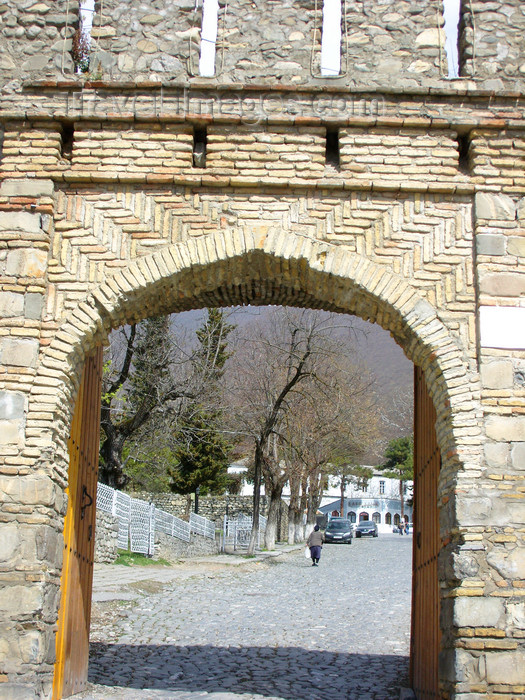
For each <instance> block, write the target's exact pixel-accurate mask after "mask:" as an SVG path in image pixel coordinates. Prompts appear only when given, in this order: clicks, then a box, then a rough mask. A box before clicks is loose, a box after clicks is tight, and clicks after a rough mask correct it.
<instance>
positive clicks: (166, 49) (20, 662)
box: [0, 0, 525, 700]
mask: <svg viewBox="0 0 525 700" xmlns="http://www.w3.org/2000/svg"><path fill="white" fill-rule="evenodd" d="M132 5H133V7H132V9H130V8H131V5H130V4H129V3H128V4H126V5H123V4H122V3H117V2H114V1H111V2H105V3H104V4H103V6H102V4H100V5H99V4H98V3H97V6H96V8H97V11H98V14H97V16H96V18H95V24H94V30H93V53H92V59H91V60H92V68H91V71H92V72H91V73H90V74H87V75H75V73H74V72H73V70H74V69H73V58H72V55H71V48H72V38H73V34H74V31H75V23H76V19H75V16H76V12H77V8H76V6H75V3H73V2H67V1H66V0H54V1H53V2H51V0H41V2H38V3H36V4H35V3H33V2H29V1H26V0H23V1H20V0H17V1H16V2H15V0H4V2H2V3H0V37H1V41H0V80H1V81H2V85H3V90H2V93H1V94H0V123H1V126H2V128H1V130H0V134H1V139H2V152H1V160H0V179H1V184H0V310H1V320H0V377H1V380H2V387H1V390H0V454H1V458H2V465H1V467H0V493H1V504H0V520H1V523H2V537H3V546H2V550H1V552H0V575H1V577H2V584H3V588H2V592H1V594H0V609H1V611H2V618H3V621H2V627H1V639H2V641H1V643H0V644H1V646H0V648H1V650H2V662H1V667H0V698H12V697H19V698H28V699H29V698H46V697H48V696H49V692H50V685H51V681H52V676H53V662H54V654H55V630H56V619H57V609H58V604H59V599H60V573H61V565H62V550H63V538H62V529H63V517H64V512H65V505H66V497H65V487H66V484H67V475H68V452H67V437H68V433H69V425H70V421H71V415H72V410H73V406H74V402H75V398H76V393H77V390H78V385H79V380H80V372H81V367H82V364H83V361H84V358H85V356H86V354H87V353H89V352H90V350H92V349H93V348H94V347H95V346H97V345H98V344H100V343H104V342H105V341H106V339H107V335H108V333H109V332H110V330H111V329H112V328H116V327H118V326H120V325H122V324H123V323H130V322H132V321H137V320H140V319H142V318H144V317H146V316H149V315H152V314H160V313H171V312H177V311H181V310H185V309H190V308H199V307H205V306H223V305H224V306H226V305H231V304H247V303H250V304H270V303H271V304H289V305H298V306H310V307H313V308H324V309H328V310H334V311H339V312H345V313H351V314H357V315H359V316H361V317H362V318H365V319H370V320H371V321H373V322H377V323H379V324H380V325H381V326H383V327H384V328H385V329H387V330H389V331H390V332H391V334H392V335H393V337H394V338H395V340H396V341H397V342H398V343H399V345H401V347H402V348H403V349H404V351H405V353H406V355H407V357H408V358H409V359H411V360H412V361H413V362H414V363H415V364H417V365H419V366H420V367H422V369H423V370H424V373H425V378H426V382H427V384H428V386H429V390H430V393H431V396H432V398H433V401H434V404H435V407H436V411H437V416H438V422H437V426H436V429H437V435H438V441H439V445H440V448H441V452H442V458H443V466H442V469H441V473H440V478H439V483H438V484H437V485H436V488H437V490H438V501H439V506H440V536H441V541H442V549H441V553H440V560H439V579H440V590H441V620H442V631H443V637H442V652H441V655H440V684H441V695H442V697H443V698H449V699H450V700H452V699H454V700H481V699H482V698H487V699H488V698H509V697H522V696H523V695H524V694H525V676H524V669H525V646H524V645H525V623H524V617H525V613H524V600H525V598H524V594H525V588H524V582H523V580H524V578H525V538H524V535H525V508H524V500H523V499H524V489H525V483H524V481H525V380H524V377H525V339H523V328H524V327H525V323H524V322H523V314H524V313H525V311H524V308H525V291H524V288H525V285H524V282H523V279H524V276H525V268H524V262H525V246H524V241H525V176H524V165H525V146H524V144H525V99H524V80H525V56H524V44H523V40H522V36H523V32H524V30H525V13H524V10H523V5H522V3H521V2H520V0H507V2H502V1H499V0H496V1H494V2H487V1H486V0H479V1H476V0H473V2H469V3H463V6H464V7H463V21H462V25H461V35H460V44H461V45H460V48H461V51H462V56H461V64H462V66H463V72H464V75H465V76H466V77H464V78H461V79H459V80H457V81H456V80H454V81H448V80H446V79H444V77H443V60H442V59H443V46H442V43H441V41H442V35H441V31H440V30H441V27H440V25H441V22H440V20H439V12H438V13H437V15H438V19H437V20H436V9H438V10H439V7H437V8H436V3H431V2H430V0H428V1H422V2H417V3H416V2H397V3H396V4H395V9H394V4H393V3H391V2H387V0H384V1H383V0H381V1H380V2H377V3H362V2H357V1H356V2H351V1H350V0H349V2H347V4H346V7H347V15H346V22H347V26H346V28H345V32H346V34H345V36H346V40H344V41H343V48H342V54H341V55H342V65H343V72H342V75H341V76H340V77H338V78H336V79H334V80H324V81H323V79H321V78H320V77H319V76H318V68H317V67H318V62H317V61H318V52H319V38H318V35H319V22H320V18H319V17H314V14H315V4H313V5H312V3H310V2H305V3H302V4H301V6H299V5H298V4H297V3H292V2H291V0H290V1H289V2H288V1H287V2H279V3H277V2H273V1H272V0H267V2H265V3H258V4H253V3H245V2H244V0H236V1H235V2H230V3H228V9H227V12H226V10H225V6H224V8H223V10H222V11H221V12H222V15H221V16H220V17H219V41H220V42H222V44H220V45H219V46H218V52H217V62H216V68H217V75H216V77H215V78H207V79H202V78H198V77H192V71H193V72H195V66H196V64H197V59H198V50H199V41H198V37H199V27H200V14H199V13H200V10H199V11H198V12H197V14H194V12H193V8H194V6H195V4H194V0H191V2H177V3H172V4H168V5H167V4H165V3H157V2H153V0H152V2H151V3H149V4H147V3H141V4H140V6H139V5H136V4H132ZM143 8H144V10H143ZM299 15H300V16H299ZM269 18H271V20H269ZM241 26H242V27H243V30H242V31H241V30H240V27H241ZM300 35H304V38H303V36H300ZM312 37H313V39H312ZM312 47H313V48H312ZM192 52H193V53H192ZM99 64H100V65H99ZM192 66H193V68H192ZM345 66H347V67H348V69H347V68H346V67H345ZM327 131H328V132H330V134H331V137H330V138H327V136H326V133H327ZM329 141H330V143H329ZM199 144H200V145H201V146H205V158H204V159H203V158H202V157H196V156H198V155H199V153H200V155H201V156H202V150H201V151H200V152H199V151H198V149H197V146H198V145H199ZM494 311H496V312H497V314H499V316H498V318H505V319H508V320H507V321H506V322H505V323H504V324H501V323H500V325H499V326H498V325H497V323H496V322H497V320H498V319H497V318H496V319H495V317H494ZM494 323H496V325H494ZM494 329H496V330H494Z"/></svg>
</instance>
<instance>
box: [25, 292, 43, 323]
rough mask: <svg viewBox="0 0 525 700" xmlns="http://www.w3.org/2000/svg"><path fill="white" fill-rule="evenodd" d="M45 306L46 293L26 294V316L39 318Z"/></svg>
mask: <svg viewBox="0 0 525 700" xmlns="http://www.w3.org/2000/svg"><path fill="white" fill-rule="evenodd" d="M43 306H44V295H43V294H36V293H34V292H29V293H28V294H26V295H25V309H24V315H25V317H26V318H30V319H34V320H37V321H38V320H39V319H40V318H41V317H42V308H43Z"/></svg>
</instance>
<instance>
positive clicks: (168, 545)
mask: <svg viewBox="0 0 525 700" xmlns="http://www.w3.org/2000/svg"><path fill="white" fill-rule="evenodd" d="M218 553H219V543H218V541H217V540H211V539H209V538H208V537H201V536H200V535H196V534H195V533H194V532H192V534H191V539H190V541H189V542H184V541H183V540H178V539H177V538H176V537H170V536H169V535H165V534H164V533H162V532H159V533H157V534H156V535H155V558H158V557H161V558H162V559H166V560H167V561H169V562H173V563H176V562H177V561H178V560H179V559H190V558H192V557H206V556H210V555H212V554H218Z"/></svg>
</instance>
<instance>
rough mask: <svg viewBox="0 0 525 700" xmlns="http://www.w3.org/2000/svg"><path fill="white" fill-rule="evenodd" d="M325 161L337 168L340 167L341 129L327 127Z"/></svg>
mask: <svg viewBox="0 0 525 700" xmlns="http://www.w3.org/2000/svg"><path fill="white" fill-rule="evenodd" d="M325 163H326V165H328V166H331V167H332V168H335V169H336V170H339V169H340V157H339V129H337V128H327V130H326V151H325Z"/></svg>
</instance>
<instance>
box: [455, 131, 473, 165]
mask: <svg viewBox="0 0 525 700" xmlns="http://www.w3.org/2000/svg"><path fill="white" fill-rule="evenodd" d="M457 144H458V168H459V171H460V172H462V173H464V174H465V175H468V174H469V173H470V154H469V150H470V134H458V137H457Z"/></svg>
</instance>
